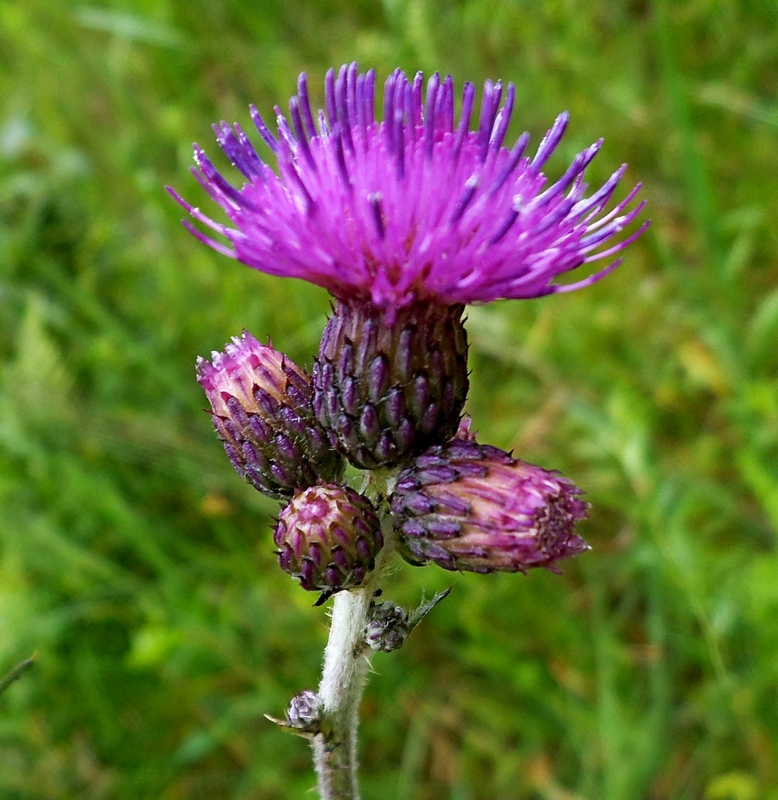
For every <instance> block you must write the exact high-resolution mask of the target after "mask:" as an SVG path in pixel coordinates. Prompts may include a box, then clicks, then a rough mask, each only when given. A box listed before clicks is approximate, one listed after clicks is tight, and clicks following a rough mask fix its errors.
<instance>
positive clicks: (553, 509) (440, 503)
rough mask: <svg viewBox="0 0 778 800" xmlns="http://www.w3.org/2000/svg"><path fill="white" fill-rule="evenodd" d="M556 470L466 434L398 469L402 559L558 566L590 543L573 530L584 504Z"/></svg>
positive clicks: (395, 509)
mask: <svg viewBox="0 0 778 800" xmlns="http://www.w3.org/2000/svg"><path fill="white" fill-rule="evenodd" d="M581 494H582V492H581V490H580V489H579V488H578V487H577V486H576V485H575V484H573V483H572V482H571V481H569V480H567V479H566V478H563V477H562V476H561V475H560V474H559V473H558V472H555V471H550V470H546V469H543V468H541V467H536V466H534V465H532V464H527V463H526V462H524V461H519V460H518V459H516V458H513V457H512V456H511V455H510V454H509V453H506V452H504V451H503V450H500V449H499V448H497V447H492V446H490V445H481V444H477V443H476V442H475V441H472V440H465V439H452V440H451V441H450V442H449V443H448V444H445V445H436V446H434V447H431V448H429V449H428V450H427V451H425V452H424V453H423V454H422V455H421V456H419V458H417V459H416V461H414V463H413V464H411V466H410V467H408V468H407V469H405V470H403V471H402V472H401V473H400V475H399V477H398V479H397V485H396V487H395V490H394V494H393V496H392V514H393V516H394V518H395V527H396V528H397V531H398V533H399V534H400V543H401V548H402V550H403V551H404V552H403V555H404V556H405V558H406V560H408V561H410V562H411V563H414V564H424V563H427V562H429V561H433V562H435V563H436V564H438V566H441V567H443V568H444V569H448V570H467V571H470V572H481V573H488V572H526V571H527V570H528V569H530V568H531V567H546V568H547V569H551V570H553V571H558V569H557V567H556V566H555V564H556V562H557V561H559V560H560V559H563V558H569V557H570V556H574V555H578V554H579V553H582V552H583V551H584V550H588V549H589V547H588V545H587V544H586V542H585V541H584V540H583V539H582V538H581V537H580V536H579V535H578V534H577V533H576V532H575V524H576V522H578V521H580V520H582V519H585V518H586V512H587V509H588V507H589V504H588V503H586V502H584V501H583V500H581V499H580V495H581Z"/></svg>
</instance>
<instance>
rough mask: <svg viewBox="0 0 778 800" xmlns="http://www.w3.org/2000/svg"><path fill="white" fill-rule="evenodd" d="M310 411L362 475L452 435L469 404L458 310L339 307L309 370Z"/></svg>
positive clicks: (414, 306)
mask: <svg viewBox="0 0 778 800" xmlns="http://www.w3.org/2000/svg"><path fill="white" fill-rule="evenodd" d="M313 384H314V407H315V409H316V416H317V417H318V419H319V421H320V422H321V424H322V425H323V426H324V427H325V428H326V429H327V430H328V431H329V432H330V434H331V440H332V442H333V444H334V445H335V446H336V447H337V448H338V449H339V450H340V451H341V452H342V453H344V454H345V455H346V456H347V457H348V458H349V460H350V461H351V462H352V463H353V464H355V465H356V466H357V467H361V468H362V469H375V468H376V467H380V466H389V465H392V464H397V463H401V462H403V461H408V460H409V459H410V458H411V457H412V456H413V455H415V454H417V453H420V452H421V451H422V450H423V449H424V448H425V447H427V446H428V445H430V444H435V443H437V442H441V441H445V440H446V439H448V438H450V437H451V436H453V435H454V432H455V431H456V429H457V425H458V424H459V420H460V418H461V415H462V407H463V406H464V403H465V399H466V397H467V389H468V378H467V336H466V334H465V329H464V327H463V325H462V306H442V305H435V304H430V303H415V304H412V305H409V306H403V307H400V308H395V309H392V310H391V313H389V312H387V311H386V310H385V309H379V308H377V307H376V306H373V305H371V304H370V303H368V302H358V301H356V300H351V301H349V302H345V301H344V302H338V304H337V306H336V307H335V311H334V313H333V315H332V317H330V320H329V322H328V323H327V327H326V328H325V330H324V335H323V336H322V340H321V346H320V348H319V356H318V358H317V360H316V363H315V364H314V368H313Z"/></svg>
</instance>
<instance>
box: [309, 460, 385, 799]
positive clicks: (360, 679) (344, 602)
mask: <svg viewBox="0 0 778 800" xmlns="http://www.w3.org/2000/svg"><path fill="white" fill-rule="evenodd" d="M390 481H391V477H390V476H389V475H387V474H386V473H380V474H376V473H371V474H370V475H369V476H368V478H367V481H366V483H367V485H366V486H365V487H364V489H363V491H364V493H365V494H366V495H367V496H369V497H370V498H371V499H372V500H373V501H374V503H375V505H376V508H377V510H378V512H379V516H380V517H381V520H382V528H383V534H384V547H383V549H382V550H381V552H380V553H379V555H378V558H377V559H376V565H375V568H374V569H373V571H372V572H371V573H370V575H369V576H368V578H367V580H366V581H365V583H364V584H363V585H362V586H360V587H359V588H358V589H352V590H351V591H345V592H338V593H337V594H336V595H335V597H334V600H333V606H332V623H331V625H330V636H329V640H328V642H327V647H326V649H325V650H324V666H323V668H322V677H321V683H320V685H319V696H320V697H321V699H322V702H323V704H324V715H325V719H326V720H327V736H326V738H325V736H324V735H323V734H319V735H317V736H315V737H314V739H313V760H314V766H315V768H316V774H317V775H318V780H319V794H320V795H321V800H359V783H358V774H357V773H358V770H357V728H358V726H359V704H360V701H361V699H362V692H363V691H364V688H365V681H366V678H367V670H368V668H369V666H370V658H369V654H370V653H369V651H368V652H367V653H366V652H365V647H364V631H365V627H366V626H367V623H368V621H369V612H370V602H371V600H372V599H373V596H374V595H375V593H376V591H377V590H378V589H379V587H380V584H381V578H382V576H383V572H384V569H385V567H386V564H387V563H388V561H389V559H390V558H391V556H392V555H393V554H394V549H395V541H394V533H393V531H392V528H391V524H390V523H389V521H388V516H389V515H388V509H387V508H386V507H385V501H384V498H385V497H386V492H387V488H388V487H387V484H388V483H389V482H390Z"/></svg>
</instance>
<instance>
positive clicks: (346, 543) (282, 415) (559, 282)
mask: <svg viewBox="0 0 778 800" xmlns="http://www.w3.org/2000/svg"><path fill="white" fill-rule="evenodd" d="M475 94H476V91H475V87H474V86H473V84H470V83H465V84H464V88H463V90H462V96H461V103H460V111H459V114H458V115H456V114H455V110H454V109H455V91H454V82H453V79H452V78H451V76H446V77H445V78H441V76H440V75H439V74H437V73H436V74H434V75H433V76H432V77H431V78H430V79H429V81H428V82H427V86H426V92H425V91H424V80H423V76H422V75H421V73H418V74H417V75H415V76H414V77H413V78H412V79H409V78H408V77H406V75H405V74H404V73H403V72H401V71H400V70H397V71H395V72H394V73H392V74H391V75H390V76H389V77H388V78H387V80H386V83H385V85H384V94H383V118H382V119H381V118H377V117H376V114H375V105H376V77H375V73H374V72H373V71H372V70H370V71H368V72H367V73H364V74H360V73H358V70H357V66H356V64H351V65H348V66H344V67H342V68H341V69H340V71H339V72H338V73H337V75H336V73H335V72H334V71H333V70H330V71H329V72H328V73H327V76H326V78H325V83H324V99H325V103H324V105H325V108H324V110H320V111H318V113H314V110H313V108H312V106H311V103H310V100H309V93H308V83H307V79H306V76H305V74H302V75H300V78H299V81H298V93H297V95H296V96H294V97H292V99H291V100H290V101H289V115H288V117H285V116H284V114H283V113H282V112H281V111H280V109H278V108H276V122H277V133H274V132H271V130H270V128H269V127H268V126H267V125H266V123H265V121H264V120H263V119H262V117H261V116H260V114H259V112H258V111H257V110H256V109H255V108H254V107H253V106H252V107H251V118H252V120H253V122H254V125H255V126H256V129H257V131H258V133H259V136H260V138H261V139H262V140H263V142H264V144H265V146H266V147H267V149H268V150H269V151H270V153H271V154H272V156H273V158H274V159H275V160H276V161H277V170H276V171H274V170H273V169H272V168H271V167H270V166H269V165H268V164H266V163H265V162H264V161H263V160H262V158H261V157H260V155H259V153H258V151H257V150H256V149H255V148H254V146H253V145H252V144H251V142H250V141H249V138H248V136H247V135H246V133H245V132H244V130H243V128H242V127H241V126H240V125H239V124H237V123H236V124H235V125H233V126H230V125H228V124H227V123H225V122H222V123H221V124H220V125H218V126H214V130H215V132H216V137H217V140H218V142H219V144H220V146H221V148H222V149H223V151H224V152H225V154H226V155H227V157H228V158H229V160H230V161H231V163H232V164H233V166H234V167H235V168H237V170H238V171H239V172H240V173H241V174H242V176H243V179H244V180H243V182H242V184H241V185H239V186H234V185H232V183H230V181H229V180H227V179H226V178H225V177H224V176H223V175H222V174H221V173H220V172H219V170H218V169H217V168H216V167H215V166H214V165H213V163H212V162H211V161H210V160H209V158H208V157H207V156H206V155H205V153H204V152H203V150H202V149H201V148H200V147H199V146H197V145H195V150H194V152H195V162H196V164H197V167H196V168H195V169H193V172H194V174H195V177H196V178H197V180H198V181H199V182H200V184H201V185H202V187H203V188H204V189H205V191H206V192H207V193H208V194H209V195H210V197H211V198H212V199H213V200H214V201H216V203H217V204H218V205H219V206H221V209H222V210H223V211H224V212H225V214H226V215H227V218H228V219H229V223H228V224H222V223H219V222H216V221H214V220H213V219H211V218H210V217H209V216H208V215H207V214H206V213H204V212H203V211H201V210H200V209H199V207H196V206H193V205H191V204H189V203H188V202H187V201H185V200H183V199H182V198H181V197H180V196H179V195H178V194H177V193H176V192H174V191H173V190H172V189H170V190H169V191H170V192H171V194H172V195H173V197H174V198H175V199H176V200H177V201H178V202H179V203H180V204H181V205H182V206H183V207H184V208H185V209H186V210H187V211H188V213H189V214H190V216H191V217H192V218H193V219H194V220H195V221H197V222H198V223H200V224H202V225H204V226H206V227H207V228H209V229H210V230H211V231H212V232H213V233H214V235H215V236H216V237H217V238H211V237H210V236H208V235H206V234H205V233H203V232H202V231H201V230H200V229H199V228H197V227H195V226H194V225H193V224H192V223H191V222H189V221H185V222H184V225H185V226H186V227H187V228H188V229H189V230H190V231H191V232H192V233H193V234H194V235H195V236H196V237H197V238H198V239H200V240H201V241H203V242H205V243H206V244H208V245H210V246H211V247H213V248H214V249H215V250H217V251H218V252H220V253H223V254H225V255H228V256H230V257H232V258H236V259H238V260H239V261H241V262H243V263H244V264H247V265H248V266H250V267H252V268H254V269H257V270H261V271H263V272H266V273H269V274H271V275H277V276H281V277H290V278H300V279H302V280H305V281H308V282H310V283H313V284H316V285H317V286H321V287H323V288H325V289H326V290H327V291H328V292H329V293H330V294H331V295H332V298H333V312H332V316H331V317H330V319H329V321H328V323H327V325H326V328H325V330H324V335H323V336H322V340H321V343H320V346H319V350H318V354H317V356H316V360H315V362H314V365H313V376H312V378H309V377H308V375H307V374H306V373H305V372H303V371H302V370H301V369H299V368H298V367H295V366H294V365H293V364H291V362H289V361H288V360H284V358H283V357H282V356H280V354H277V353H276V351H273V350H271V349H270V348H267V350H268V351H269V352H266V351H265V350H262V351H261V352H260V351H257V349H256V347H255V345H254V344H253V343H251V342H250V341H248V340H246V342H245V343H242V341H241V342H238V341H237V340H236V342H235V344H234V348H235V352H233V351H232V350H230V347H229V346H228V350H227V353H226V354H223V355H222V354H216V355H215V357H214V362H213V364H208V363H207V362H202V363H201V365H200V367H199V372H200V381H201V383H202V384H203V386H204V387H205V388H206V392H207V393H208V396H209V399H210V400H211V404H212V407H213V409H214V422H215V424H216V427H217V430H218V431H219V434H220V436H221V437H222V439H223V441H224V443H225V449H226V450H227V454H228V455H229V456H230V459H231V461H232V462H233V465H234V466H235V468H236V469H237V470H238V471H239V472H240V473H241V474H243V475H244V476H246V477H247V478H248V479H249V480H251V481H252V483H254V485H255V486H257V488H259V489H260V490H261V491H264V492H265V493H267V494H271V495H273V496H275V497H278V498H283V499H288V504H287V505H286V507H285V508H284V509H283V510H282V511H281V513H280V516H279V520H278V525H277V527H276V530H275V537H274V538H275V543H276V546H277V548H278V551H277V552H278V559H279V564H280V565H281V567H282V568H283V569H284V570H286V571H287V572H288V573H289V574H290V575H292V576H293V577H294V578H295V579H296V580H297V581H298V582H299V583H300V584H301V585H302V587H303V588H304V589H307V590H309V591H318V592H321V596H320V598H319V602H323V601H324V600H325V599H326V598H327V597H328V596H329V595H331V594H335V598H334V601H333V612H332V624H331V628H330V639H329V643H328V645H327V649H326V651H325V658H324V667H323V672H322V680H321V684H320V686H319V690H318V692H317V693H312V692H309V693H307V694H306V693H303V694H301V695H298V698H297V704H298V705H299V708H298V707H297V705H295V711H294V713H295V715H296V716H295V717H294V720H293V719H292V712H291V711H290V712H289V713H288V715H287V722H286V723H283V725H284V726H285V727H288V728H295V729H299V730H298V732H300V730H302V731H303V732H306V733H310V734H311V737H312V743H313V749H314V763H315V767H316V770H317V773H318V777H319V791H320V794H321V796H322V798H324V799H325V800H336V798H337V799H338V800H340V799H342V798H352V799H353V798H358V796H359V792H358V787H357V779H356V722H357V716H358V708H359V698H360V696H361V692H362V687H363V686H364V682H365V678H366V672H367V665H368V659H367V654H368V653H369V652H370V651H373V650H378V651H384V652H389V651H391V650H394V649H397V648H398V647H400V646H401V645H402V643H403V642H404V641H405V639H406V637H407V635H408V633H409V632H410V631H411V630H412V629H413V627H414V626H415V625H417V624H418V623H419V622H420V621H421V619H422V618H423V617H424V615H425V614H427V613H428V612H429V611H430V610H431V609H432V608H433V607H434V606H435V605H436V604H437V603H438V602H440V601H441V600H442V599H443V597H444V596H445V595H446V594H447V592H445V593H440V594H438V595H435V597H434V598H433V599H432V600H430V601H428V602H427V603H424V604H422V605H421V606H420V607H419V608H418V609H416V611H415V612H413V613H409V612H406V611H404V610H403V609H402V608H400V607H399V606H395V605H394V604H392V603H390V602H383V603H376V602H375V598H376V597H378V596H379V594H380V583H381V579H382V574H383V571H384V568H385V565H386V564H387V563H388V561H389V559H390V558H391V556H392V555H393V553H394V551H395V549H398V548H399V549H400V551H401V553H402V555H404V556H405V557H406V559H408V560H410V561H412V562H413V563H417V564H425V563H435V564H437V565H439V566H442V567H444V568H445V569H449V570H465V571H472V572H493V571H509V572H517V571H522V572H524V571H527V570H529V569H530V568H532V567H546V568H548V569H551V570H555V571H556V570H557V569H558V567H557V563H558V562H559V561H560V560H562V559H564V558H568V557H570V556H573V555H576V554H577V553H581V552H582V551H584V550H585V549H587V545H586V543H585V542H584V541H583V539H581V537H580V536H579V535H578V534H577V533H576V532H575V524H576V523H577V522H578V521H579V520H581V519H583V518H585V516H586V510H587V508H588V504H587V503H585V502H584V501H583V500H582V499H581V491H580V490H579V489H578V488H577V487H576V486H575V485H574V484H573V483H571V482H570V481H568V480H567V479H565V478H563V477H561V476H560V475H559V474H558V473H556V472H552V471H548V470H545V469H542V468H540V467H535V466H532V465H530V464H527V463H525V462H523V461H520V460H518V459H516V458H514V457H513V456H512V455H510V454H508V453H505V452H504V451H502V450H499V449H497V448H495V447H490V446H488V445H481V444H478V443H477V442H476V441H475V437H474V435H473V434H471V433H470V429H469V425H470V423H469V418H465V419H464V420H463V419H462V413H463V408H464V405H465V401H466V397H467V391H468V383H469V381H468V365H467V353H468V345H467V336H466V332H465V328H464V313H465V312H464V310H465V306H467V305H468V304H470V303H487V302H490V301H492V300H497V299H528V298H537V297H541V296H543V295H549V294H554V293H559V292H570V291H573V290H576V289H580V288H582V287H584V286H589V285H591V284H593V283H595V282H596V281H598V280H600V279H601V278H603V277H604V276H605V275H607V274H608V273H609V272H611V271H612V270H613V269H615V268H616V267H617V266H618V265H619V264H620V263H621V258H620V257H619V254H620V252H621V251H622V250H623V249H624V248H625V247H627V246H628V245H629V244H630V243H631V242H632V241H634V240H635V239H636V238H638V237H639V236H640V235H641V234H642V232H643V231H644V230H645V228H646V226H647V225H648V222H644V223H643V224H642V225H640V226H639V227H636V226H635V225H633V223H635V221H636V220H637V218H638V216H639V215H640V213H641V211H642V209H643V207H644V205H645V201H641V202H634V201H635V198H636V195H637V193H638V191H639V190H640V184H638V185H637V186H635V187H634V188H633V189H631V190H629V191H627V192H626V195H625V196H623V198H622V199H620V200H617V201H615V202H612V201H613V198H614V195H615V194H616V191H617V188H618V186H619V184H620V182H621V180H622V177H623V175H624V172H625V169H626V165H624V166H622V167H620V168H619V169H617V170H616V171H615V172H614V173H613V174H612V175H611V176H610V178H608V180H607V181H605V183H603V184H602V185H601V186H599V187H597V188H595V189H593V190H592V191H589V187H588V186H587V183H586V182H585V172H586V169H587V167H588V165H589V164H590V163H591V161H592V159H593V158H594V157H595V155H596V154H597V152H598V151H599V150H600V147H601V145H602V140H599V141H597V142H595V143H594V144H593V145H591V146H590V147H588V148H587V149H585V150H584V151H582V152H581V153H579V154H578V155H577V156H576V157H575V158H574V159H573V161H572V163H571V164H570V166H569V167H568V168H567V169H566V170H565V171H564V172H563V173H562V175H561V177H559V178H558V179H557V180H555V181H553V182H550V181H548V180H547V178H546V176H545V175H544V173H543V169H544V167H545V165H546V163H547V162H548V160H549V158H550V156H551V155H552V153H553V152H554V150H555V149H556V148H557V146H558V144H559V142H560V140H561V138H562V135H563V134H564V131H565V128H566V127H567V123H568V115H567V113H562V114H560V115H559V117H557V119H556V121H555V122H554V123H553V125H552V126H551V128H550V129H549V131H548V133H547V134H546V136H545V137H544V138H543V139H542V141H541V142H540V144H539V146H538V147H537V148H536V150H535V151H534V153H532V152H531V151H530V150H529V136H528V135H527V134H526V133H525V134H522V135H521V136H520V137H519V138H518V140H517V141H516V142H515V144H514V145H513V146H512V147H508V146H506V144H505V137H506V134H507V131H508V126H509V124H510V122H511V117H512V114H513V110H514V103H515V90H514V87H513V85H512V84H507V86H505V87H503V85H502V84H501V83H499V82H497V83H493V82H492V81H486V83H485V84H484V89H483V97H482V100H481V106H480V112H479V113H478V114H477V115H476V114H475V105H476V104H475ZM628 226H631V227H632V229H631V232H627V233H623V232H624V231H625V229H627V228H628ZM217 239H218V240H217ZM599 262H602V265H601V266H600V267H599V268H597V269H595V270H594V271H593V272H590V274H586V275H584V276H582V277H580V278H579V279H578V280H569V279H568V277H567V276H568V275H569V274H571V273H574V272H575V271H576V270H578V269H579V268H582V267H586V266H588V265H591V264H596V263H599ZM246 336H247V335H246ZM246 336H244V339H246ZM259 347H262V346H261V345H260V346H259ZM217 356H218V358H217ZM233 362H236V366H234V365H233ZM238 362H239V364H238ZM263 365H264V367H263V368H264V370H265V371H264V372H263V373H262V374H263V376H264V377H263V379H262V380H261V381H258V382H256V385H255V381H254V378H253V377H252V376H253V375H254V374H256V373H257V371H258V370H260V367H261V366H263ZM257 388H258V389H259V392H257ZM271 401H272V402H271ZM451 437H455V438H453V439H452V438H451ZM339 454H342V455H343V456H346V457H347V458H348V460H350V462H351V463H352V464H353V465H354V466H356V467H358V468H360V469H362V470H368V472H367V473H366V474H364V475H363V476H362V477H363V481H364V483H363V487H364V493H365V494H359V493H357V492H355V491H354V490H353V489H351V488H349V487H347V486H344V485H342V484H340V483H339V481H340V480H341V473H342V465H343V459H342V456H341V455H339ZM401 470H402V471H401ZM398 473H399V476H398ZM366 495H369V499H368V496H366ZM290 497H291V499H289V498H290ZM382 526H383V527H382ZM384 538H385V539H386V541H384ZM316 731H318V732H316ZM325 732H326V735H325Z"/></svg>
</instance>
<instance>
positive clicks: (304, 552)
mask: <svg viewBox="0 0 778 800" xmlns="http://www.w3.org/2000/svg"><path fill="white" fill-rule="evenodd" d="M273 538H274V541H275V543H276V546H277V547H278V563H279V564H280V565H281V568H282V569H283V570H284V571H285V572H288V573H289V574H290V575H291V576H292V577H293V578H295V579H296V580H297V581H299V583H300V585H301V586H302V587H303V589H306V590H308V591H320V592H322V596H321V597H320V598H319V601H318V602H317V605H318V604H320V603H322V602H324V600H326V599H327V598H328V597H329V596H330V595H332V594H334V593H335V592H339V591H341V590H342V589H352V588H354V587H356V586H360V585H361V584H362V582H363V581H364V579H365V576H366V575H367V574H368V573H369V572H370V570H371V569H373V566H374V565H375V558H376V556H377V555H378V552H379V550H380V549H381V548H382V547H383V544H384V540H383V536H382V534H381V524H380V522H379V520H378V516H377V514H376V511H375V509H374V508H373V505H372V503H371V502H370V501H369V500H368V499H367V498H366V497H363V496H362V495H361V494H359V493H358V492H355V491H354V490H353V489H351V488H350V487H348V486H335V485H328V484H323V485H319V486H312V487H311V488H309V489H306V490H305V491H302V492H297V493H296V494H295V495H294V497H293V498H292V500H291V501H290V502H289V504H288V505H287V506H286V507H285V508H284V509H283V511H281V514H280V515H279V518H278V524H277V526H276V530H275V534H274V537H273Z"/></svg>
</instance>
